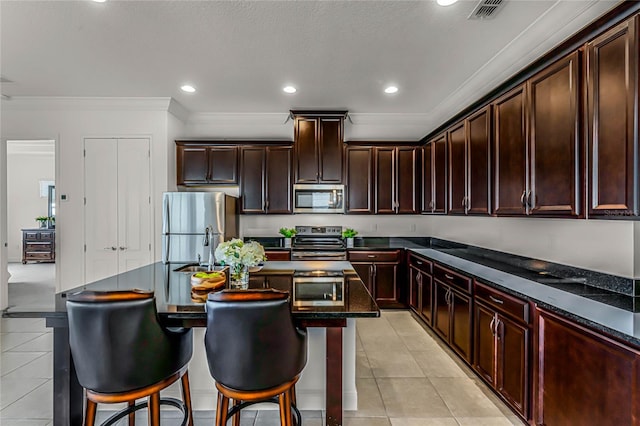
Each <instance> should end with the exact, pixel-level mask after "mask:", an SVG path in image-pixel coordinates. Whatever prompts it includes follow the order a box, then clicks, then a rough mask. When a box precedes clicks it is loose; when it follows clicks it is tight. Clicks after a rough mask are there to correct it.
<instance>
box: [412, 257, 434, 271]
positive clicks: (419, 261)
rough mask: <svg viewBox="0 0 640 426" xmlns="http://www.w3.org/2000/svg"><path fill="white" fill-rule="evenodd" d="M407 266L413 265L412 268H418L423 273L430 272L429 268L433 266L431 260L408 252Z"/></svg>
mask: <svg viewBox="0 0 640 426" xmlns="http://www.w3.org/2000/svg"><path fill="white" fill-rule="evenodd" d="M409 266H413V267H414V268H416V269H419V270H421V271H422V272H424V273H427V274H431V268H432V266H433V262H431V261H430V260H426V259H423V258H421V257H418V256H414V255H412V254H410V255H409Z"/></svg>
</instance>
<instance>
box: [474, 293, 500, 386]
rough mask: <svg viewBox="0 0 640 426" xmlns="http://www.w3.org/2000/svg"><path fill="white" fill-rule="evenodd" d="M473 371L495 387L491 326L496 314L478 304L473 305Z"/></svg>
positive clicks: (494, 354)
mask: <svg viewBox="0 0 640 426" xmlns="http://www.w3.org/2000/svg"><path fill="white" fill-rule="evenodd" d="M474 320H475V321H474V335H475V341H474V360H473V369H474V370H475V371H476V372H477V373H478V374H479V375H480V376H481V377H482V378H483V379H485V380H486V381H487V383H489V384H490V385H491V386H493V387H495V385H496V372H495V368H496V342H495V340H496V338H495V335H494V329H493V326H494V324H495V321H496V314H495V312H494V311H493V310H492V309H489V308H486V307H485V306H484V305H482V304H480V303H476V305H475V317H474Z"/></svg>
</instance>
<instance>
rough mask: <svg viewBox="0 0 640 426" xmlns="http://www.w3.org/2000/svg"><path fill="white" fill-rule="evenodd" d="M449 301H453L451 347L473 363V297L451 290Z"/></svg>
mask: <svg viewBox="0 0 640 426" xmlns="http://www.w3.org/2000/svg"><path fill="white" fill-rule="evenodd" d="M449 301H450V302H451V336H450V341H451V347H452V348H453V350H455V351H456V352H458V354H460V356H461V357H462V358H464V359H465V361H467V362H468V363H469V364H471V359H472V354H473V351H472V350H471V341H472V333H473V331H472V330H473V329H472V328H471V324H472V318H473V316H472V315H473V314H472V311H471V307H472V306H471V298H470V297H469V296H467V295H464V294H462V293H458V292H457V291H453V290H451V296H450V297H449Z"/></svg>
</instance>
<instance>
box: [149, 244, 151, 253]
mask: <svg viewBox="0 0 640 426" xmlns="http://www.w3.org/2000/svg"><path fill="white" fill-rule="evenodd" d="M149 251H151V243H149Z"/></svg>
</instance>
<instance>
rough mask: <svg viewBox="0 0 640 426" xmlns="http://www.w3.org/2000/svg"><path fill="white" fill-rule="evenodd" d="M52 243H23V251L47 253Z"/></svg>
mask: <svg viewBox="0 0 640 426" xmlns="http://www.w3.org/2000/svg"><path fill="white" fill-rule="evenodd" d="M52 247H53V246H52V243H46V242H42V243H39V242H35V241H33V242H27V243H25V246H24V249H25V251H46V252H49V251H51V249H52Z"/></svg>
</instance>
